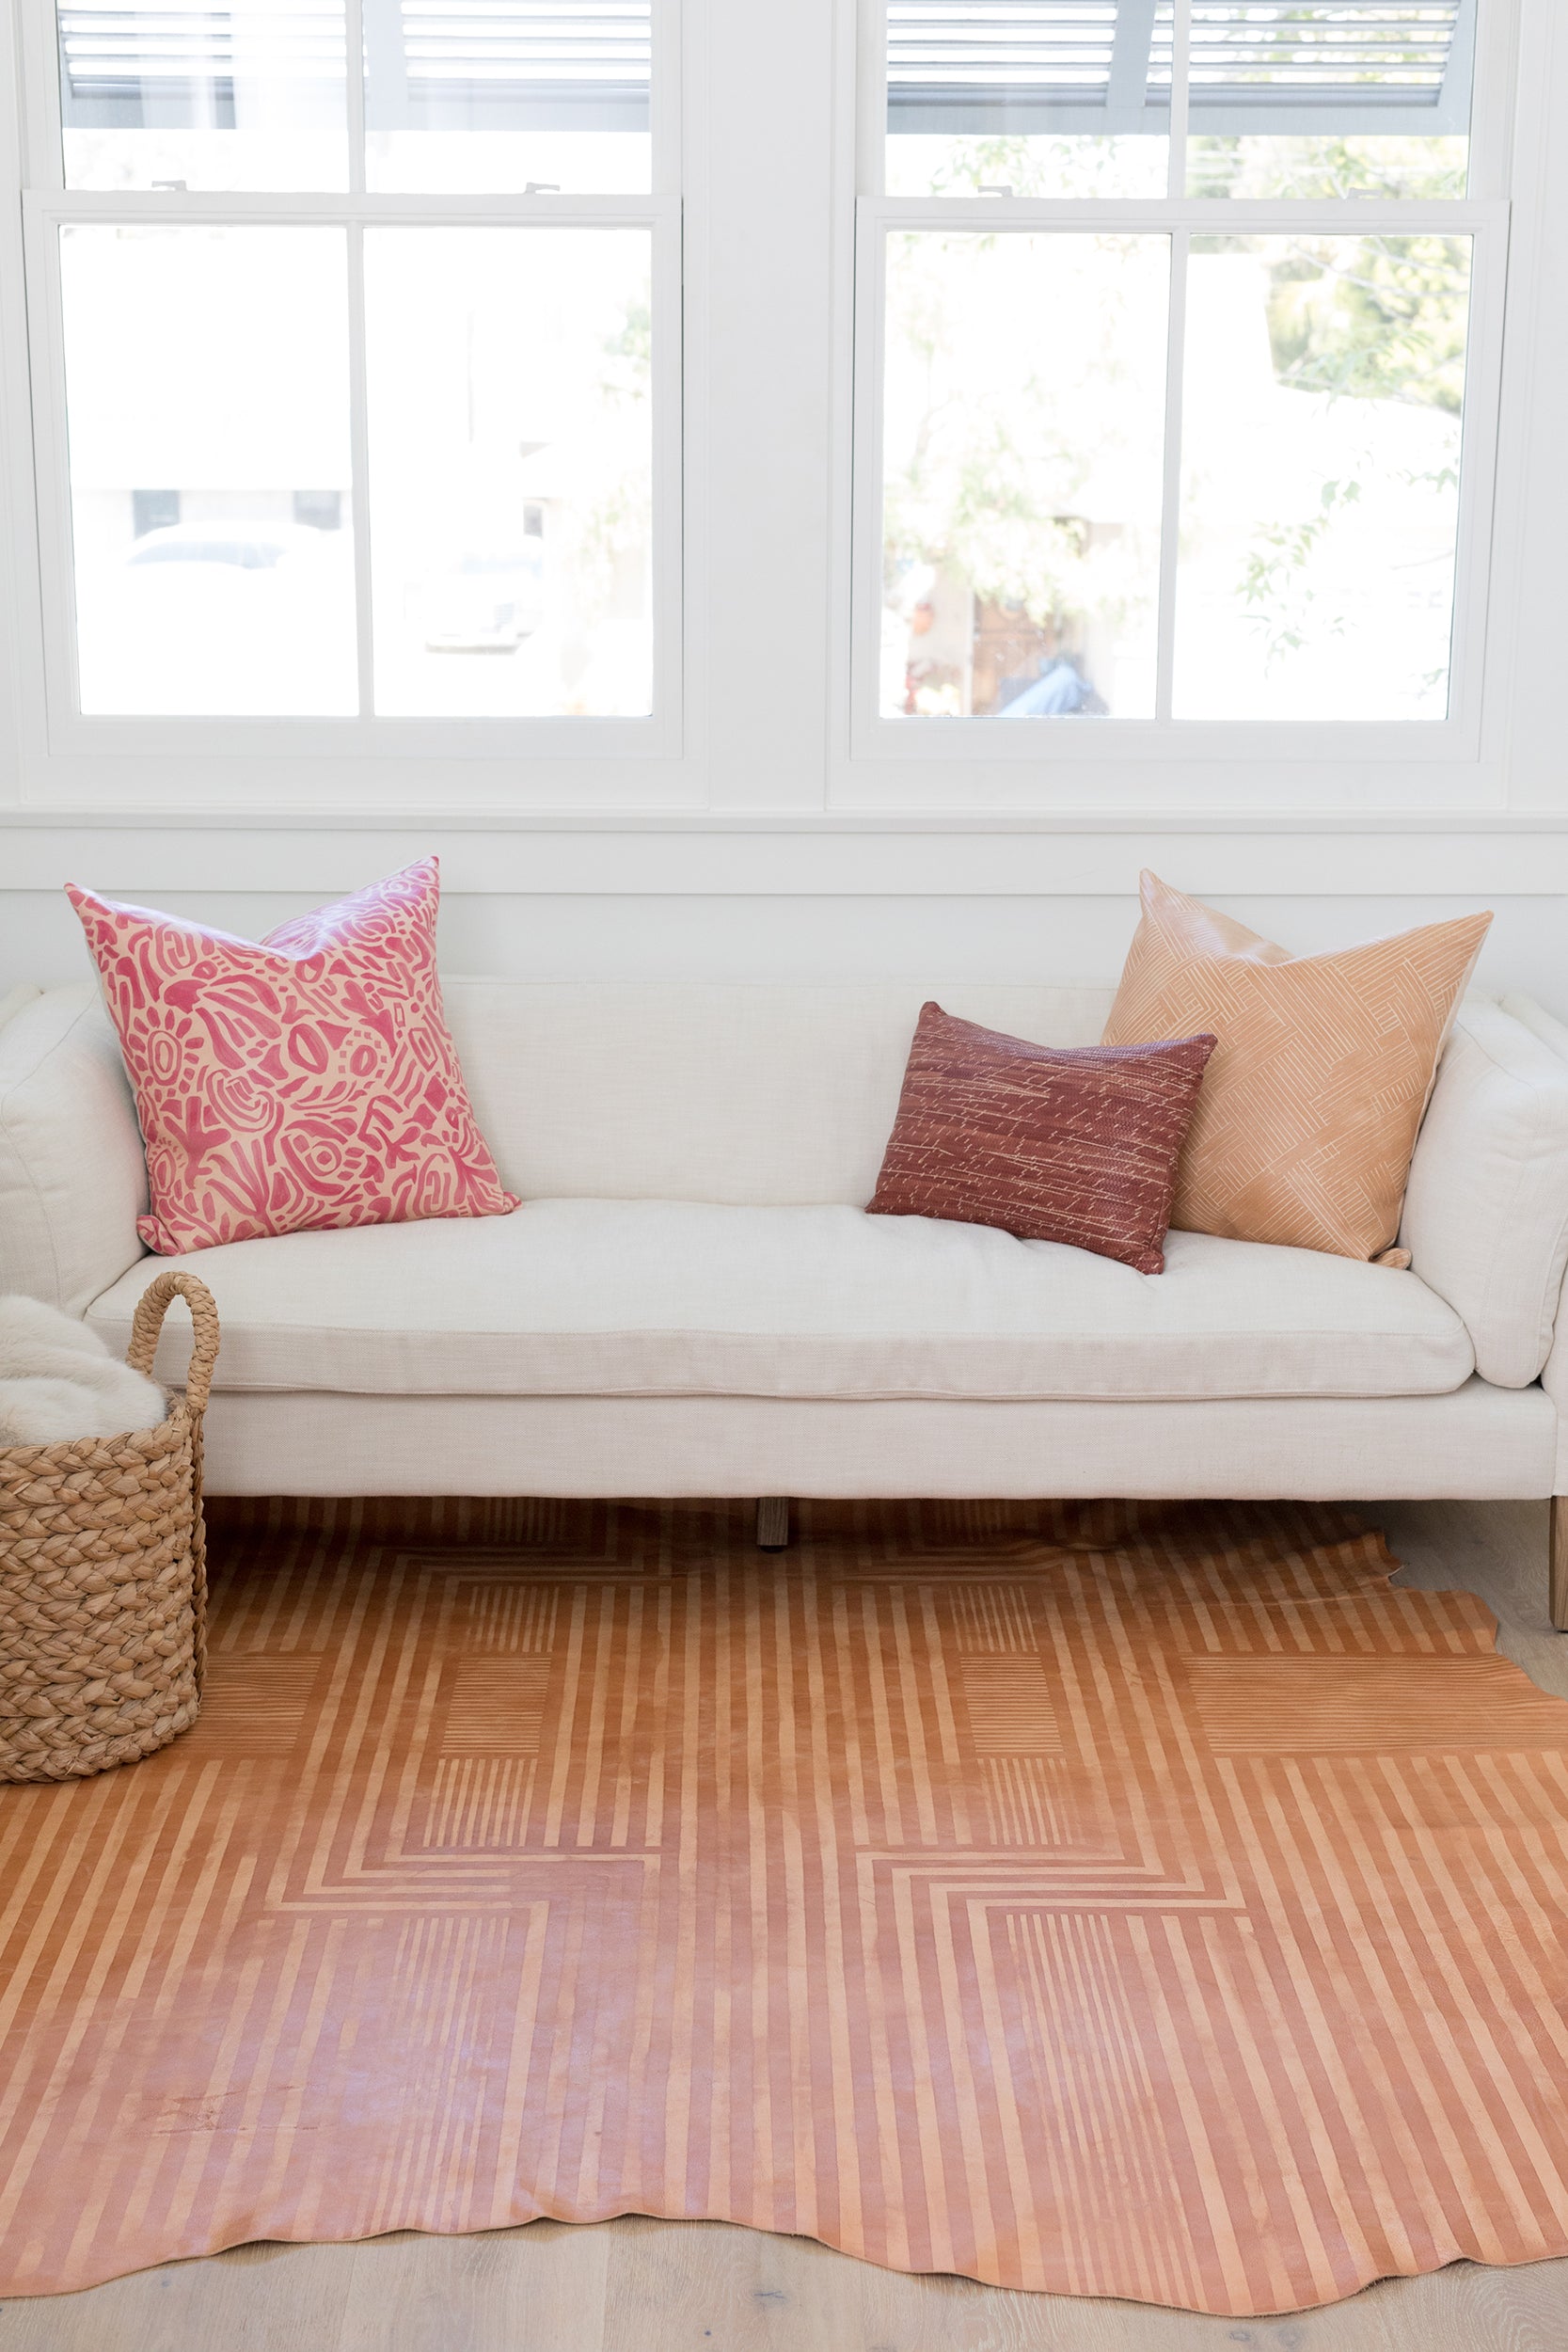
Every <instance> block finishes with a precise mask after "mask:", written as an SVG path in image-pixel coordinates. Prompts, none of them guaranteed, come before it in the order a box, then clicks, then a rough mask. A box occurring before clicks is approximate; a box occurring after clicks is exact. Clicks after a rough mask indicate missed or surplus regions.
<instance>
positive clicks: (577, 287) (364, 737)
mask: <svg viewBox="0 0 1568 2352" xmlns="http://www.w3.org/2000/svg"><path fill="white" fill-rule="evenodd" d="M28 8H29V13H28V15H27V17H26V20H25V24H24V34H25V42H24V62H25V66H26V72H25V74H24V87H25V90H26V95H27V109H26V123H25V131H26V137H25V145H26V150H27V155H26V167H27V180H28V183H29V184H28V192H27V198H26V233H27V240H28V245H27V252H28V299H29V324H30V343H31V351H32V367H33V416H34V421H35V435H36V441H37V465H38V489H39V510H40V575H41V583H42V592H43V609H42V617H43V642H44V651H45V662H46V668H47V673H48V696H49V719H50V729H51V739H52V740H53V741H54V743H55V746H56V748H61V747H65V748H74V749H77V750H79V751H80V750H91V749H92V748H93V747H94V746H99V747H103V748H114V747H117V746H119V747H125V748H135V746H137V745H138V744H140V745H143V746H146V745H150V744H156V743H158V742H160V741H161V742H164V743H166V744H168V745H171V746H183V747H185V748H190V747H191V745H192V744H193V743H198V742H200V741H201V740H203V739H205V740H208V741H210V742H211V743H212V744H214V746H222V747H233V746H235V745H239V744H243V743H244V742H245V741H246V740H249V741H251V742H253V743H255V742H265V743H270V744H271V745H272V746H273V747H274V748H277V747H278V746H283V747H285V748H286V747H287V746H288V745H290V744H293V745H296V746H297V747H298V748H299V749H300V750H301V751H302V752H303V753H305V754H307V755H331V754H334V753H338V752H345V751H346V752H352V751H355V750H364V749H367V748H372V747H373V748H381V749H387V748H388V747H390V748H393V749H399V748H412V749H418V748H419V747H420V745H421V744H423V745H425V746H427V747H430V748H436V747H446V748H451V747H453V746H457V747H462V746H467V747H468V748H469V749H471V750H474V751H476V752H480V753H483V751H484V750H485V749H486V747H488V748H491V749H495V750H503V749H506V748H508V747H510V749H511V750H513V751H514V752H515V751H516V750H517V749H518V748H519V747H525V748H528V749H531V750H537V751H546V752H551V753H559V752H561V751H563V750H566V751H577V750H591V749H594V748H595V747H596V748H597V749H598V750H599V751H600V752H601V753H603V752H604V751H606V749H607V748H610V749H613V751H614V752H616V753H624V752H626V751H632V752H635V751H637V750H638V749H640V748H642V749H647V750H649V751H658V750H660V749H661V748H665V747H667V746H668V743H669V742H670V740H671V739H672V729H673V726H674V725H675V723H677V721H678V712H677V710H676V708H675V703H676V684H677V680H678V675H679V626H678V624H679V610H680V596H679V571H678V551H679V546H680V532H679V524H678V513H677V508H678V498H679V474H678V458H679V405H680V404H679V389H678V388H679V376H678V366H679V316H680V302H679V287H678V272H679V218H678V209H677V205H678V197H677V188H678V181H677V172H678V138H677V135H676V125H675V122H674V119H673V116H674V111H675V107H674V86H675V80H676V77H675V75H674V74H673V72H670V71H669V70H668V60H667V56H666V51H667V49H668V46H669V40H670V35H669V31H668V17H669V14H670V11H669V10H668V9H667V8H665V7H664V6H662V5H661V0H553V5H542V0H469V4H467V5H466V4H465V0H229V4H228V5H223V6H212V5H208V4H207V0H160V5H158V6H156V7H149V6H147V5H145V0H143V4H141V5H135V4H133V0H57V7H55V6H50V5H48V0H28Z"/></svg>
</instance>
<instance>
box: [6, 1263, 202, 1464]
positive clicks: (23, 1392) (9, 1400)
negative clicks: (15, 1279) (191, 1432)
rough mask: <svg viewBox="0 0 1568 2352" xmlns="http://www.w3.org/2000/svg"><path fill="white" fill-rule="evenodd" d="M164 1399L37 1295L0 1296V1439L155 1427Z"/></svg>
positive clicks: (12, 1441) (100, 1434)
mask: <svg viewBox="0 0 1568 2352" xmlns="http://www.w3.org/2000/svg"><path fill="white" fill-rule="evenodd" d="M167 1411H168V1403H167V1400H166V1397H165V1395H164V1392H163V1391H162V1389H160V1388H159V1387H158V1385H157V1383H156V1382H155V1381H152V1380H148V1379H145V1378H144V1377H143V1375H141V1374H140V1373H139V1372H133V1371H132V1370H131V1368H130V1366H129V1365H128V1364H122V1363H121V1362H120V1361H119V1358H118V1357H115V1356H111V1355H110V1353H109V1351H108V1349H107V1348H106V1347H105V1345H104V1344H103V1341H102V1340H101V1339H100V1338H99V1336H98V1334H97V1332H96V1331H89V1330H88V1329H87V1326H86V1324H85V1323H73V1322H72V1321H71V1317H70V1316H69V1315H62V1314H61V1313H60V1311H59V1310H58V1308H56V1307H46V1306H45V1305H44V1303H43V1301H42V1300H41V1299H39V1298H23V1297H19V1296H13V1297H9V1298H0V1446H7V1445H58V1444H60V1443H61V1442H62V1441H63V1440H65V1439H69V1438H118V1437H119V1435H120V1433H121V1432H122V1431H124V1430H131V1429H155V1428H156V1427H157V1425H158V1423H159V1422H161V1421H162V1420H163V1419H164V1418H165V1416H166V1413H167Z"/></svg>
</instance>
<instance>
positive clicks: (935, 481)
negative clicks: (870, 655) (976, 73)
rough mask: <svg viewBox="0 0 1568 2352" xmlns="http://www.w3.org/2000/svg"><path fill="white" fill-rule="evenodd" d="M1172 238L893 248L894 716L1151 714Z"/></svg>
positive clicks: (938, 235) (887, 609)
mask: <svg viewBox="0 0 1568 2352" xmlns="http://www.w3.org/2000/svg"><path fill="white" fill-rule="evenodd" d="M1169 276H1170V252H1169V242H1168V240H1167V239H1166V238H1164V237H1156V236H1131V237H1129V236H1094V235H1078V234H1073V235H1068V234H1050V235H1044V234H1041V235H1022V234H1017V233H1012V232H1006V233H1003V234H999V235H998V234H990V235H982V234H977V233H975V234H972V233H968V232H965V233H951V232H934V231H912V230H911V231H899V232H897V233H895V234H894V235H893V236H892V237H891V238H890V239H889V245H888V314H887V386H886V403H885V419H884V450H883V550H882V552H883V565H882V580H883V612H882V646H881V689H880V697H879V707H880V709H881V712H882V715H883V716H884V717H888V718H892V717H896V716H898V715H900V714H903V715H907V716H911V717H919V716H926V715H933V716H953V717H963V716H970V715H974V716H975V717H987V718H1013V719H1023V718H1067V717H1090V716H1096V715H1099V714H1101V713H1104V712H1111V713H1113V714H1114V715H1115V716H1117V717H1118V718H1134V719H1140V718H1150V717H1152V716H1153V711H1154V687H1155V636H1156V627H1155V622H1156V606H1157V600H1158V585H1159V568H1160V511H1161V469H1162V457H1163V449H1164V379H1165V316H1166V302H1167V296H1168V287H1169Z"/></svg>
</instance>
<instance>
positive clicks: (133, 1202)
mask: <svg viewBox="0 0 1568 2352" xmlns="http://www.w3.org/2000/svg"><path fill="white" fill-rule="evenodd" d="M146 1209H147V1164H146V1162H145V1160H144V1159H143V1157H142V1142H141V1130H140V1129H139V1128H138V1126H137V1125H136V1111H135V1103H134V1102H133V1100H132V1095H131V1089H130V1086H129V1084H128V1082H127V1080H126V1076H125V1065H124V1063H123V1062H122V1061H121V1060H120V1057H119V1043H118V1041H117V1040H116V1037H115V1033H114V1030H113V1028H112V1027H111V1025H110V1023H109V1016H108V1014H107V1013H106V1012H105V1011H104V1009H103V1003H102V1001H101V999H100V997H99V993H98V990H97V988H96V987H95V986H94V985H93V983H92V982H91V981H90V980H87V981H83V982H82V984H81V985H80V986H79V987H76V988H56V989H51V990H50V992H49V993H48V994H47V995H43V996H34V997H33V999H32V1001H31V1002H30V1003H24V1005H22V1006H21V1008H20V1009H19V1010H18V1011H16V1012H15V1013H14V1014H13V1016H12V1017H11V1019H10V1020H8V1022H7V1023H6V1025H5V1026H4V1028H0V1292H4V1291H24V1292H26V1293H27V1295H29V1296H30V1297H33V1298H45V1299H48V1300H49V1301H50V1302H51V1304H53V1305H55V1306H56V1307H63V1308H64V1309H65V1311H66V1312H67V1313H68V1314H73V1315H76V1314H80V1313H81V1312H82V1311H83V1310H84V1308H86V1307H87V1306H89V1305H90V1304H91V1302H92V1301H93V1300H94V1299H95V1298H96V1297H97V1296H98V1295H99V1294H100V1292H101V1291H105V1290H107V1289H108V1287H109V1285H110V1283H111V1282H118V1281H119V1278H120V1276H121V1275H122V1274H123V1273H124V1272H125V1271H126V1269H127V1267H129V1266H132V1265H134V1264H135V1262H136V1260H137V1258H139V1257H140V1256H141V1255H142V1246H141V1243H140V1242H139V1241H138V1240H137V1239H136V1219H137V1217H138V1216H143V1215H144V1214H145V1213H146Z"/></svg>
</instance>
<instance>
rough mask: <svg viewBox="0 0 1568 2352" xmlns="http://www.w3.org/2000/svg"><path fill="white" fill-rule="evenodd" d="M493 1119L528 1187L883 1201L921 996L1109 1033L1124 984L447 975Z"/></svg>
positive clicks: (511, 1167)
mask: <svg viewBox="0 0 1568 2352" xmlns="http://www.w3.org/2000/svg"><path fill="white" fill-rule="evenodd" d="M443 987H444V993H445V997H446V1007H447V1018H448V1021H449V1022H450V1024H451V1031H452V1035H453V1037H454V1038H455V1039H456V1041H457V1050H458V1053H459V1056H460V1057H461V1059H462V1063H463V1073H464V1075H465V1077H466V1078H467V1082H468V1090H469V1092H470V1094H471V1095H472V1097H473V1103H474V1109H475V1111H476V1113H477V1115H478V1118H479V1123H480V1127H481V1129H482V1131H483V1134H484V1136H485V1137H486V1139H487V1140H488V1142H489V1145H490V1148H491V1150H492V1151H493V1152H494V1153H495V1155H496V1159H497V1161H498V1163H499V1168H500V1171H501V1176H502V1178H503V1180H504V1181H505V1182H506V1184H509V1185H510V1186H511V1188H512V1190H513V1191H514V1192H518V1193H521V1194H522V1196H523V1197H524V1199H525V1200H527V1199H528V1198H530V1197H531V1196H532V1197H535V1198H538V1197H546V1198H555V1199H567V1198H578V1199H595V1198H597V1199H606V1200H638V1199H650V1200H719V1201H725V1202H736V1203H741V1204H746V1203H752V1202H767V1203H772V1204H777V1205H780V1206H791V1205H794V1204H798V1203H804V1202H817V1201H849V1202H853V1203H856V1204H857V1205H858V1204H861V1203H863V1202H865V1201H867V1200H870V1198H871V1194H872V1189H873V1187H874V1185H875V1184H876V1181H877V1170H878V1169H879V1167H880V1166H881V1160H882V1152H883V1149H884V1147H885V1145H886V1143H887V1138H888V1131H889V1129H890V1128H891V1127H892V1125H893V1115H894V1112H895V1109H896V1107H897V1104H898V1089H899V1085H900V1082H901V1081H902V1078H903V1074H904V1064H905V1062H906V1060H907V1059H908V1057H909V1050H910V1041H911V1038H912V1037H913V1035H914V1025H915V1022H916V1020H917V1019H918V1017H919V1013H920V1008H921V1006H922V1005H923V1004H924V1003H925V1002H926V1000H927V997H935V998H936V999H937V1001H938V1002H939V1003H940V1004H942V1006H944V1007H945V1008H946V1009H947V1010H948V1011H949V1012H956V1013H958V1014H960V1015H962V1016H963V1018H964V1019H966V1020H970V1021H978V1022H982V1023H984V1024H985V1025H986V1026H988V1027H990V1028H995V1029H1005V1030H1007V1031H1008V1032H1010V1033H1011V1034H1013V1035H1015V1036H1020V1037H1028V1038H1034V1039H1037V1040H1038V1041H1040V1042H1042V1043H1044V1044H1049V1045H1092V1044H1094V1043H1095V1042H1097V1041H1098V1040H1099V1037H1100V1033H1101V1029H1102V1028H1103V1027H1104V1025H1105V1016H1106V1014H1107V1013H1108V1012H1109V1010H1110V1009H1111V999H1112V997H1113V995H1114V994H1115V990H1114V989H1111V988H1022V987H981V986H977V985H970V984H964V985H962V986H959V985H953V986H945V987H944V986H942V985H940V984H933V985H932V986H930V987H927V988H921V987H919V986H918V985H916V984H915V983H914V982H912V981H871V982H846V983H843V984H837V985H828V984H802V985H800V986H794V985H790V986H757V985H748V984H744V983H742V984H738V985H736V986H727V985H718V984H715V983H710V982H693V983H689V984H683V983H679V982H669V981H657V982H652V983H649V984H647V985H643V986H638V985H635V984H632V983H626V982H616V983H613V984H603V985H589V984H584V983H582V982H580V981H563V982H559V983H554V982H540V981H499V980H465V979H458V980H449V981H446V982H444V983H443Z"/></svg>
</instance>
